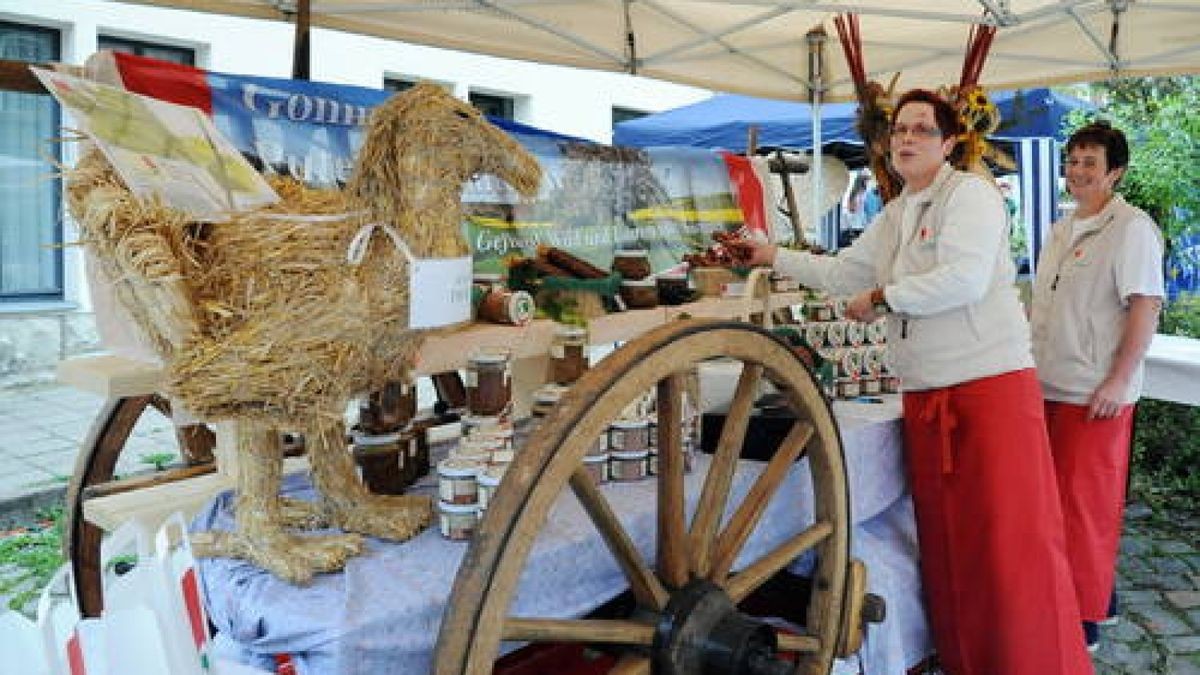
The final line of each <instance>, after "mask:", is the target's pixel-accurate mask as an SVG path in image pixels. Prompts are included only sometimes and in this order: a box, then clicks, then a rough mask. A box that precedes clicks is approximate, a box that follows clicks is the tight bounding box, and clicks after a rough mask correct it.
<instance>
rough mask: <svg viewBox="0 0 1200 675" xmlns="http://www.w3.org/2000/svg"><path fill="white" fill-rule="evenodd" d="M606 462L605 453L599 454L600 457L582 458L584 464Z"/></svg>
mask: <svg viewBox="0 0 1200 675" xmlns="http://www.w3.org/2000/svg"><path fill="white" fill-rule="evenodd" d="M607 461H608V453H607V452H606V453H603V454H600V455H584V456H583V463H584V464H599V463H600V462H607Z"/></svg>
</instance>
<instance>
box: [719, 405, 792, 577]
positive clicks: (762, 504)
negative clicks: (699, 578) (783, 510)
mask: <svg viewBox="0 0 1200 675" xmlns="http://www.w3.org/2000/svg"><path fill="white" fill-rule="evenodd" d="M814 432H815V429H813V426H812V425H811V424H809V423H808V422H797V423H795V424H793V425H792V429H791V431H789V432H788V435H787V438H785V439H784V440H783V444H782V445H780V446H779V449H778V450H777V451H776V452H775V455H774V456H772V457H771V461H770V462H769V463H767V467H766V468H765V469H763V472H762V473H761V474H759V476H758V479H757V480H755V482H754V485H753V486H751V488H750V492H749V493H747V494H746V497H745V499H743V500H742V504H741V506H739V507H738V510H737V511H736V512H735V513H734V514H733V517H732V518H731V519H730V520H729V524H728V525H727V526H726V527H725V529H724V530H723V531H722V532H721V536H720V537H718V539H717V551H716V556H715V559H714V562H713V568H712V572H711V577H710V578H711V579H712V581H713V582H715V583H716V584H718V585H720V584H722V583H723V582H724V581H725V578H726V577H727V576H728V575H729V570H730V569H731V568H732V567H733V562H734V560H736V559H737V555H738V553H740V552H741V550H742V546H744V545H745V544H746V540H747V539H749V538H750V534H751V533H752V532H754V528H755V527H757V526H758V521H759V519H760V518H762V514H763V512H764V511H766V509H767V505H768V504H770V503H771V498H772V497H774V496H775V492H776V491H777V490H779V486H780V485H781V484H782V483H783V479H784V478H785V477H786V476H787V472H788V469H790V468H791V466H792V463H793V462H795V461H796V458H797V457H798V456H799V455H800V452H801V451H802V450H803V449H804V447H805V446H806V445H808V441H809V440H810V439H811V438H812V437H813V433H814Z"/></svg>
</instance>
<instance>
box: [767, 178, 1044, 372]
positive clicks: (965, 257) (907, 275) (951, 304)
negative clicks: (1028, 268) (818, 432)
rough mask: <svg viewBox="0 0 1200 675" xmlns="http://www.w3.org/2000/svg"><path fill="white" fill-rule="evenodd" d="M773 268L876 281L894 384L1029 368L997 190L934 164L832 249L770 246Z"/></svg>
mask: <svg viewBox="0 0 1200 675" xmlns="http://www.w3.org/2000/svg"><path fill="white" fill-rule="evenodd" d="M775 268H776V269H777V270H779V271H780V272H781V273H783V274H787V275H789V276H792V277H793V278H795V279H797V280H798V281H800V283H802V284H804V285H806V286H809V287H813V288H820V289H824V290H827V291H829V292H831V293H835V294H851V293H856V292H859V291H863V290H866V289H868V288H873V287H875V286H882V287H883V288H884V297H886V298H887V302H888V305H890V306H891V308H892V310H893V312H892V313H891V314H889V316H888V352H889V354H890V357H891V362H892V368H893V369H894V370H895V372H896V374H898V375H899V376H900V377H901V378H902V380H903V382H904V389H905V390H908V391H919V390H925V389H936V388H939V387H946V386H950V385H954V384H959V383H962V382H968V381H971V380H976V379H979V378H983V377H990V376H992V375H999V374H1002V373H1008V372H1012V371H1015V370H1021V369H1024V368H1030V367H1032V366H1033V357H1032V355H1031V353H1030V346H1029V325H1028V323H1027V322H1026V320H1025V312H1024V310H1023V309H1022V307H1021V302H1020V299H1019V298H1018V295H1017V291H1016V288H1015V287H1014V286H1013V281H1014V280H1015V278H1016V269H1015V267H1014V266H1013V262H1012V259H1011V258H1010V257H1009V252H1008V218H1007V212H1006V210H1005V208H1004V201H1003V198H1002V197H1001V196H1000V193H999V192H998V191H997V190H996V189H995V188H994V187H993V186H992V185H989V184H988V183H987V182H986V181H984V180H983V179H982V178H980V177H979V176H975V175H972V174H969V173H964V172H961V171H956V170H954V169H953V168H951V167H950V166H949V165H943V166H942V168H941V169H940V170H939V172H938V175H937V177H936V178H935V179H934V181H933V183H932V184H931V185H930V186H929V187H928V188H926V189H925V190H922V191H920V192H918V193H915V194H911V193H909V191H908V190H907V189H905V191H904V192H902V193H901V194H900V196H899V197H897V198H896V199H894V200H892V202H891V203H890V204H888V205H887V207H886V208H885V209H884V210H883V212H882V213H880V214H879V216H878V217H877V218H876V219H875V221H874V222H873V223H872V224H871V225H870V226H869V227H868V228H867V230H866V231H865V232H864V233H863V234H862V236H860V237H859V238H858V239H857V240H855V242H854V244H853V245H851V246H850V247H849V248H847V249H845V250H842V251H840V252H839V253H838V255H837V256H834V257H830V256H817V255H812V254H809V253H802V252H798V251H790V250H787V249H780V250H779V252H778V254H777V255H776V259H775Z"/></svg>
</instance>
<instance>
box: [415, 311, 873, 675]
mask: <svg viewBox="0 0 1200 675" xmlns="http://www.w3.org/2000/svg"><path fill="white" fill-rule="evenodd" d="M718 357H725V358H731V359H733V360H736V361H739V362H741V364H742V373H741V376H740V379H739V381H738V384H737V389H736V393H735V395H734V400H733V403H732V405H731V407H730V410H729V414H728V416H727V418H726V423H725V425H724V428H723V430H722V434H721V438H720V441H719V443H718V446H717V450H716V452H715V453H714V455H713V458H712V461H711V464H710V468H709V471H708V475H707V476H706V478H705V481H704V486H703V489H702V490H701V492H700V494H699V500H698V506H697V508H696V510H695V512H694V516H693V517H692V519H691V522H690V523H688V522H686V518H687V516H686V509H685V501H684V499H685V497H684V488H685V484H684V466H683V454H682V451H681V433H680V429H681V424H682V421H683V419H682V418H683V406H682V400H683V390H684V386H685V378H686V376H687V373H688V372H689V371H690V370H691V369H692V368H693V367H694V366H695V365H696V364H698V363H700V362H702V361H705V360H708V359H712V358H718ZM763 378H766V379H768V380H769V381H771V382H772V383H773V384H774V385H775V386H776V388H777V389H779V390H780V392H781V393H782V394H783V396H784V397H785V398H786V399H787V401H788V403H789V405H790V407H791V408H792V410H793V411H794V412H795V413H796V417H797V422H796V423H795V424H794V425H793V427H792V429H791V431H790V433H789V434H788V436H787V438H786V439H785V440H784V442H783V444H782V445H781V446H780V448H779V450H778V451H777V453H776V454H775V455H774V457H773V458H772V459H771V460H770V461H769V462H767V463H766V464H765V466H764V468H763V471H762V473H761V474H760V475H759V476H758V478H757V479H756V481H755V482H754V484H753V485H752V487H751V488H750V491H749V492H748V493H747V495H746V498H745V500H744V501H743V502H742V503H741V504H740V505H738V506H737V508H736V510H734V511H733V514H732V516H730V518H729V519H728V521H727V522H724V523H723V522H721V520H722V514H724V513H726V507H727V504H726V502H727V499H728V497H729V494H730V486H731V482H732V478H733V475H734V470H735V467H736V464H737V461H738V458H739V453H740V446H741V443H742V439H743V438H744V435H745V430H746V427H747V424H748V422H749V416H750V413H751V409H752V406H753V402H754V398H755V396H756V392H757V391H758V386H757V385H758V383H759V382H760V381H761V379H763ZM652 387H656V388H657V396H658V430H659V431H658V443H659V450H658V452H659V476H658V486H657V487H658V492H657V495H658V496H657V500H658V502H657V504H658V505H657V509H658V510H657V539H656V542H657V545H656V549H657V552H656V558H657V560H656V561H655V563H654V566H653V568H652V567H651V565H650V564H648V563H647V562H646V561H644V560H643V559H642V556H641V555H640V553H639V552H638V551H637V549H636V548H635V546H634V544H633V542H632V539H631V537H630V535H629V533H628V532H627V531H626V529H625V527H624V526H623V525H622V524H621V522H620V520H619V519H618V517H617V514H616V512H615V510H614V508H613V505H611V504H610V503H609V501H608V499H607V498H606V497H605V495H604V493H603V492H602V491H601V490H599V489H597V488H596V487H595V485H594V484H593V483H592V482H591V480H590V479H589V477H588V474H587V472H586V471H585V470H584V468H583V457H584V455H585V454H586V452H587V449H588V446H590V445H591V444H592V443H593V441H594V439H595V438H596V437H597V436H598V435H599V434H600V433H601V432H602V431H603V430H604V429H605V428H606V427H607V425H608V424H609V422H610V421H612V420H613V419H614V418H615V417H616V416H617V415H619V414H620V412H621V411H622V410H623V409H624V407H625V406H626V404H628V403H629V402H631V401H633V400H634V399H635V398H636V397H638V396H640V395H641V394H643V393H644V392H646V391H648V390H649V389H650V388H652ZM804 451H806V452H807V455H808V459H809V462H810V466H811V474H812V476H813V481H812V482H813V484H812V488H813V494H814V500H815V504H814V507H815V508H814V511H815V521H814V522H813V523H811V524H809V525H807V526H806V527H804V528H803V529H801V530H800V531H798V532H796V533H795V534H792V535H790V537H789V538H788V539H787V540H786V541H785V543H784V544H782V545H780V546H779V547H777V548H775V549H773V550H772V551H770V552H769V553H768V554H767V555H765V556H763V557H761V558H759V559H757V560H755V561H753V562H751V563H750V564H749V565H748V566H746V567H744V568H743V569H741V570H740V571H738V572H736V573H731V567H732V566H733V562H734V560H735V559H736V558H737V557H738V554H739V552H740V551H741V549H742V546H743V545H744V544H745V542H746V541H747V540H748V539H749V537H750V535H751V534H752V532H753V531H754V530H755V529H756V528H757V526H758V524H759V521H760V519H761V517H762V514H763V512H764V511H765V510H766V507H767V504H768V502H769V501H770V499H771V497H772V496H773V495H774V494H775V493H776V492H777V491H778V488H779V486H780V484H781V483H782V482H783V479H784V477H785V475H786V473H787V471H788V469H789V467H790V466H791V464H792V463H793V462H794V461H795V460H796V458H797V457H798V456H799V455H800V453H801V452H804ZM568 486H569V487H570V489H571V490H572V491H573V492H574V494H575V495H576V497H577V498H578V499H579V501H580V502H581V503H582V505H583V507H584V510H585V511H586V512H587V514H588V516H589V517H590V519H591V520H592V522H593V524H594V525H595V526H596V528H597V529H598V530H599V532H600V533H601V535H602V536H603V538H604V540H605V542H606V543H607V545H608V547H609V550H610V551H611V553H612V554H613V556H614V557H615V558H616V560H617V562H618V563H619V565H620V567H621V569H622V571H623V572H624V574H625V577H626V578H627V580H628V583H629V587H630V589H631V592H632V595H633V597H634V598H635V600H636V604H637V608H636V609H635V610H634V611H633V612H632V613H630V614H629V616H628V617H627V618H623V619H621V618H618V619H590V620H572V619H556V618H536V617H516V616H510V615H509V607H510V603H511V601H512V599H513V595H514V592H515V589H516V588H517V586H518V580H519V578H520V575H521V571H522V569H523V567H524V566H525V563H526V559H527V557H528V554H529V551H530V548H531V546H532V544H533V542H534V539H535V537H536V534H537V532H538V531H540V530H541V529H542V526H543V523H544V521H545V519H546V516H547V513H549V511H550V508H551V506H552V505H553V504H554V502H555V500H556V499H557V498H558V497H559V495H560V494H561V493H562V492H564V491H565V490H566V489H568ZM849 515H850V514H849V500H848V494H847V487H846V476H845V469H844V461H843V456H842V446H841V439H840V436H839V434H838V429H837V426H836V423H835V421H834V419H833V417H832V415H831V413H830V410H829V407H828V404H827V402H826V401H825V399H824V398H823V397H822V395H821V393H820V390H819V388H818V386H817V384H816V383H815V382H814V380H813V378H812V376H811V375H810V374H809V372H808V371H807V370H806V369H805V368H804V366H803V364H802V363H801V361H800V360H799V359H798V358H796V356H795V355H794V353H793V352H792V351H791V350H790V349H789V348H788V347H787V346H786V345H785V344H783V342H782V341H780V340H778V339H776V338H774V337H773V336H771V335H770V334H769V333H767V332H766V331H764V330H762V329H760V328H756V327H753V326H750V325H747V324H745V323H739V322H728V321H702V320H687V321H680V322H678V323H675V324H670V325H667V326H663V327H661V328H659V329H656V330H654V331H651V332H648V333H646V334H644V335H643V336H642V337H640V338H638V339H636V340H633V341H631V342H629V343H627V344H626V345H625V346H623V347H622V348H621V349H618V350H616V351H615V352H614V353H613V354H612V355H610V356H609V357H608V358H607V359H605V360H604V361H602V362H601V363H600V364H598V365H597V366H596V367H595V368H593V369H592V370H590V371H589V372H588V373H587V374H586V375H585V376H584V377H583V378H582V379H580V380H579V381H578V382H576V383H575V385H573V386H572V388H571V390H570V391H569V392H568V394H567V395H566V396H564V398H563V399H562V401H561V402H560V404H559V406H558V407H557V408H556V409H555V410H554V412H553V413H551V414H550V415H549V416H547V417H546V418H545V419H544V420H543V423H542V425H541V426H540V427H539V428H538V429H537V430H536V431H535V432H534V433H533V434H531V436H530V438H529V440H528V442H527V444H526V447H525V448H524V449H523V450H522V451H521V453H519V455H518V457H517V460H516V461H515V462H514V463H513V464H512V465H511V466H510V468H509V470H508V472H507V474H506V475H505V478H504V482H503V483H502V484H501V486H500V489H499V490H498V493H497V495H496V497H495V501H494V502H492V503H491V504H490V505H489V507H488V509H487V511H486V515H485V517H484V519H483V522H482V523H481V524H480V527H479V529H478V530H477V532H476V535H475V538H474V540H473V541H472V543H471V546H470V548H469V550H468V552H467V555H466V557H465V559H464V562H463V564H462V567H461V568H460V570H459V572H458V576H457V578H456V580H455V583H454V588H453V591H452V595H451V597H452V598H453V600H452V603H451V604H450V606H449V607H448V608H447V610H446V613H445V616H444V617H443V621H442V627H441V632H440V634H439V636H438V643H437V653H436V664H435V672H436V673H437V674H438V675H482V674H484V673H490V672H491V670H492V664H493V660H494V658H495V656H496V653H497V650H498V648H499V646H500V642H501V640H519V641H530V642H585V643H605V644H608V645H614V646H617V647H619V648H621V650H622V652H623V655H622V656H621V659H620V661H619V662H618V663H617V665H616V666H615V667H614V669H613V670H612V671H611V672H613V673H620V674H622V675H630V674H633V673H650V672H652V671H653V672H655V673H662V674H676V673H678V674H680V675H682V674H684V673H689V674H694V673H701V672H705V670H706V669H707V668H709V667H710V666H711V664H712V663H713V662H714V661H716V660H721V659H725V660H726V661H728V660H729V659H730V658H733V659H734V660H739V661H740V662H739V663H735V664H733V667H732V668H731V669H723V668H720V667H719V668H718V670H724V671H725V672H744V673H768V672H770V673H780V672H792V671H793V670H794V671H795V672H800V673H804V674H805V675H816V674H824V673H828V672H829V670H830V669H831V667H832V661H833V658H834V656H835V654H836V650H837V648H838V642H839V639H840V634H841V633H842V632H843V630H842V628H841V627H842V625H843V623H845V621H846V617H845V616H844V612H845V611H847V604H848V603H847V602H846V598H845V593H846V592H845V586H846V578H847V575H848V569H849V560H848V546H849ZM810 550H811V551H815V553H816V559H817V563H816V568H815V570H814V579H813V585H812V594H811V600H810V604H809V606H808V610H807V622H806V624H807V625H806V627H805V629H806V633H805V634H802V635H788V634H780V633H776V631H774V630H773V629H771V628H769V627H767V625H766V624H763V623H761V622H758V621H757V620H754V619H752V618H750V617H746V616H744V615H743V614H741V612H740V611H738V610H737V608H736V605H737V603H738V602H739V601H741V600H742V599H743V598H745V597H746V596H747V595H749V594H750V593H751V592H752V591H754V590H755V589H756V588H758V587H759V586H760V585H762V584H763V583H764V582H766V581H767V580H768V579H769V578H771V577H772V576H773V575H775V573H777V572H779V571H780V570H782V569H784V568H785V567H786V566H787V565H788V564H789V562H790V561H792V560H793V559H794V558H796V557H797V556H798V555H800V554H802V553H804V552H806V551H810ZM731 627H732V628H731ZM731 636H732V637H731ZM776 645H777V646H778V648H779V649H780V650H786V651H792V652H797V653H799V654H800V657H799V660H798V662H797V663H796V664H795V666H792V665H791V664H788V663H785V662H781V661H777V660H774V658H773V656H772V653H773V651H774V648H775V646H776ZM730 654H735V656H733V657H730V656H729V655H730ZM752 662H753V663H752ZM753 664H757V665H753ZM709 672H712V671H709Z"/></svg>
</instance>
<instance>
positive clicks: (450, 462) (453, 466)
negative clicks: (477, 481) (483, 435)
mask: <svg viewBox="0 0 1200 675" xmlns="http://www.w3.org/2000/svg"><path fill="white" fill-rule="evenodd" d="M482 466H483V462H480V461H477V460H474V459H467V458H465V457H451V458H449V459H443V460H442V461H440V462H438V465H437V471H438V475H439V476H445V477H446V478H469V477H471V476H474V475H475V474H477V473H479V469H480V467H482Z"/></svg>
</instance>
